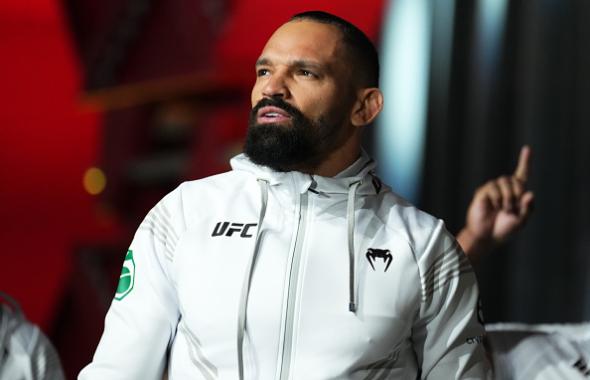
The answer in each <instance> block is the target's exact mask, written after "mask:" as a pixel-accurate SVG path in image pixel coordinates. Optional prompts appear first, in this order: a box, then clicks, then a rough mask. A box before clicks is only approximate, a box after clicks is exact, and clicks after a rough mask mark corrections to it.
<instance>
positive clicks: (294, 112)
mask: <svg viewBox="0 0 590 380" xmlns="http://www.w3.org/2000/svg"><path fill="white" fill-rule="evenodd" d="M267 106H272V107H277V108H280V109H282V110H283V111H285V112H286V113H288V114H289V115H290V116H291V117H293V118H303V117H304V115H303V113H302V112H301V111H299V109H298V108H297V107H295V106H292V105H291V104H289V103H287V102H285V101H284V100H283V99H281V98H264V99H262V100H260V101H259V102H258V103H256V105H255V106H254V108H252V111H251V115H252V117H254V118H256V115H258V111H259V110H260V109H261V108H262V107H267Z"/></svg>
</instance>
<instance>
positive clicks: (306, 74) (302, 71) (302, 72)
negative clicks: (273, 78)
mask: <svg viewBox="0 0 590 380" xmlns="http://www.w3.org/2000/svg"><path fill="white" fill-rule="evenodd" d="M299 73H300V74H301V75H303V76H304V77H310V78H317V77H318V76H317V75H316V74H315V73H314V72H311V71H309V70H299Z"/></svg>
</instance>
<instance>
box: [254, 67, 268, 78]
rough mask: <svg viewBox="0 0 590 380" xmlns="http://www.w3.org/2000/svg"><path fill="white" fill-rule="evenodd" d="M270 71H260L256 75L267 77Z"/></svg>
mask: <svg viewBox="0 0 590 380" xmlns="http://www.w3.org/2000/svg"><path fill="white" fill-rule="evenodd" d="M268 73H269V71H268V70H267V69H258V70H256V75H257V76H259V77H263V76H265V75H268Z"/></svg>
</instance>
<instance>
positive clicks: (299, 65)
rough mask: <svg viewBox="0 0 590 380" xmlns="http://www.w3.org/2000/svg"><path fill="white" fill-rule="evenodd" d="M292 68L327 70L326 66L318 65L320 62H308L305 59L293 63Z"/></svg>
mask: <svg viewBox="0 0 590 380" xmlns="http://www.w3.org/2000/svg"><path fill="white" fill-rule="evenodd" d="M291 66H294V67H297V68H312V69H316V70H326V65H322V64H321V63H318V62H313V61H307V60H305V59H296V60H294V61H292V62H291Z"/></svg>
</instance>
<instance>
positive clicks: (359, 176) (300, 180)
mask: <svg viewBox="0 0 590 380" xmlns="http://www.w3.org/2000/svg"><path fill="white" fill-rule="evenodd" d="M230 165H231V167H232V169H233V170H234V171H244V172H248V173H250V174H252V175H253V176H255V177H256V179H263V180H266V181H268V183H269V184H270V185H271V186H278V185H281V184H286V183H293V182H294V183H296V184H298V188H299V191H300V192H301V193H303V192H305V191H307V190H312V191H315V192H319V193H325V194H347V193H348V191H349V188H350V186H351V185H352V184H353V183H356V182H360V185H359V187H358V189H357V190H356V194H357V195H374V194H378V193H379V192H380V191H381V189H382V187H383V185H382V183H381V181H380V180H379V178H378V177H377V176H376V175H375V173H374V170H375V167H376V166H377V165H376V163H375V161H374V160H373V159H372V158H371V157H369V155H368V154H367V152H365V151H364V150H362V151H361V156H360V157H359V158H358V159H357V160H356V161H355V162H354V163H353V164H352V165H350V166H349V167H348V168H346V169H344V170H343V171H341V172H340V173H338V174H337V175H336V176H334V177H323V176H319V175H312V174H306V173H301V172H297V171H290V172H278V171H275V170H273V169H271V168H269V167H267V166H262V165H257V164H255V163H253V162H252V161H250V159H249V158H248V156H246V155H245V154H244V153H241V154H239V155H237V156H235V157H233V158H232V159H231V160H230Z"/></svg>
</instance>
